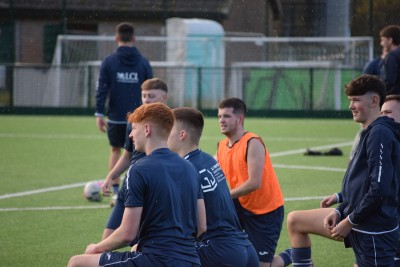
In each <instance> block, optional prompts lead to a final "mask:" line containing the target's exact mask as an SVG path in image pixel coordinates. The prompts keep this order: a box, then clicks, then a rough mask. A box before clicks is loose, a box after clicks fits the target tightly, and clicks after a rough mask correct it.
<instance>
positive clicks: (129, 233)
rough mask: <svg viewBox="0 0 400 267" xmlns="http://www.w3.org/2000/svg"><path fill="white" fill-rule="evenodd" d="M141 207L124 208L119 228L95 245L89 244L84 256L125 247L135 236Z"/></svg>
mask: <svg viewBox="0 0 400 267" xmlns="http://www.w3.org/2000/svg"><path fill="white" fill-rule="evenodd" d="M142 211H143V207H125V210H124V215H123V217H122V222H121V225H120V227H118V228H117V229H116V230H115V231H114V232H113V233H112V234H111V235H110V236H109V237H107V238H106V239H104V240H102V241H101V242H99V243H97V244H90V245H89V246H88V247H87V248H86V251H85V254H96V253H102V252H105V251H111V250H115V249H119V248H122V247H125V246H127V245H128V244H129V243H130V242H131V241H132V240H133V239H134V238H135V237H136V234H137V230H138V228H139V224H140V217H141V215H142Z"/></svg>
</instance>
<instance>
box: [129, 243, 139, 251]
mask: <svg viewBox="0 0 400 267" xmlns="http://www.w3.org/2000/svg"><path fill="white" fill-rule="evenodd" d="M137 245H138V244H135V245H133V246H132V248H131V252H136V250H137Z"/></svg>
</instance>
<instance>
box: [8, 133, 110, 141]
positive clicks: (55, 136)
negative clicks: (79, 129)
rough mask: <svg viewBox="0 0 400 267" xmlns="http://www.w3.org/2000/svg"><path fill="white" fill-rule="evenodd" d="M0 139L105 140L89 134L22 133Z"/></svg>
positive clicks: (10, 134)
mask: <svg viewBox="0 0 400 267" xmlns="http://www.w3.org/2000/svg"><path fill="white" fill-rule="evenodd" d="M0 138H35V139H89V140H92V139H103V138H104V136H101V135H93V134H92V135H89V134H85V135H83V134H35V133H33V134H21V133H0Z"/></svg>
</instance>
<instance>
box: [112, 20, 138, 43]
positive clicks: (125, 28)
mask: <svg viewBox="0 0 400 267" xmlns="http://www.w3.org/2000/svg"><path fill="white" fill-rule="evenodd" d="M116 32H117V35H118V37H119V39H120V40H121V42H124V43H128V42H132V40H133V36H134V35H135V28H134V27H133V25H132V24H131V23H129V22H122V23H120V24H118V25H117V28H116Z"/></svg>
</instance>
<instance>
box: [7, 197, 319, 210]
mask: <svg viewBox="0 0 400 267" xmlns="http://www.w3.org/2000/svg"><path fill="white" fill-rule="evenodd" d="M324 197H325V196H310V197H288V198H285V201H286V202H291V201H307V200H319V199H323V198H324ZM106 208H110V206H109V205H96V206H64V207H63V206H53V207H30V208H0V212H12V211H48V210H82V209H106Z"/></svg>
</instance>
